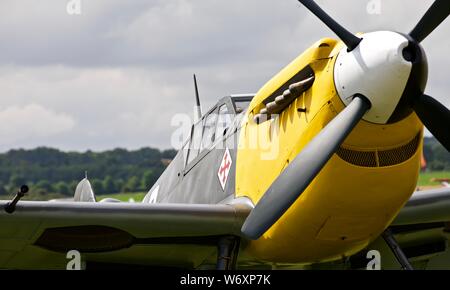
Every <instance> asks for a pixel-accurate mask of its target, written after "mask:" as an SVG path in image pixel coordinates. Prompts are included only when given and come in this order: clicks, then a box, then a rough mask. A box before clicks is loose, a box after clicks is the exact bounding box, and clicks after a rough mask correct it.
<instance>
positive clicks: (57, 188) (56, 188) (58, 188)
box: [53, 181, 71, 195]
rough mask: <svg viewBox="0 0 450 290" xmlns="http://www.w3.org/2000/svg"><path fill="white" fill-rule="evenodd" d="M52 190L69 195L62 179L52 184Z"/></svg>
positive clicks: (68, 190)
mask: <svg viewBox="0 0 450 290" xmlns="http://www.w3.org/2000/svg"><path fill="white" fill-rule="evenodd" d="M53 188H54V192H55V193H59V194H62V195H71V191H70V189H69V186H68V185H67V183H65V182H64V181H60V182H58V183H56V184H54V185H53Z"/></svg>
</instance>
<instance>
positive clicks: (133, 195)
mask: <svg viewBox="0 0 450 290" xmlns="http://www.w3.org/2000/svg"><path fill="white" fill-rule="evenodd" d="M144 196H145V192H138V193H116V194H105V195H97V196H96V197H97V200H98V201H100V200H102V199H103V198H108V197H109V198H115V199H118V200H121V201H129V200H130V199H131V198H132V199H134V201H135V202H141V201H142V200H143V199H144Z"/></svg>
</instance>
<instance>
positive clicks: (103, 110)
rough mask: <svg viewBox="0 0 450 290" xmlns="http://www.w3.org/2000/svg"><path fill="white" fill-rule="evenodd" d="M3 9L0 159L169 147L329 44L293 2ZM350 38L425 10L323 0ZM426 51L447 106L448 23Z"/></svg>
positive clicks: (20, 0)
mask: <svg viewBox="0 0 450 290" xmlns="http://www.w3.org/2000/svg"><path fill="white" fill-rule="evenodd" d="M69 2H70V1H69V0H39V1H30V0H2V1H1V2H0V92H1V98H0V151H6V150H9V149H11V148H34V147H37V146H50V147H56V148H60V149H63V150H77V151H84V150H87V149H91V150H96V151H98V150H104V149H111V148H115V147H123V148H129V149H135V148H140V147H144V146H153V147H159V148H169V147H170V134H171V133H172V132H173V131H174V130H175V129H176V128H175V127H173V126H171V123H170V121H171V118H172V116H173V115H174V114H177V113H187V114H191V113H192V106H193V102H194V90H193V84H192V73H194V72H195V73H196V74H197V77H198V80H199V89H200V95H201V100H202V102H203V107H204V108H205V107H210V106H211V105H213V104H214V103H215V101H216V100H217V99H218V98H219V97H222V96H225V95H229V94H233V93H248V92H256V91H257V90H258V89H259V88H260V87H261V86H262V85H263V84H264V83H265V82H266V81H267V80H268V79H270V77H271V76H273V75H274V74H275V73H277V72H278V71H279V70H280V69H281V68H282V67H284V66H285V65H286V64H288V63H289V62H290V61H291V60H292V59H293V58H295V57H296V56H297V55H298V54H300V53H301V52H302V51H303V50H305V49H306V48H308V47H309V46H310V45H312V44H313V43H314V42H315V41H317V40H319V39H320V38H322V37H326V36H332V37H334V35H333V34H332V33H331V32H330V31H329V30H328V29H327V28H326V27H325V26H324V25H323V24H321V23H320V22H319V21H318V20H317V19H316V18H315V17H314V16H312V15H311V14H310V13H309V12H308V11H307V10H306V9H305V8H304V7H302V6H301V5H300V4H299V3H298V2H297V1H295V0H283V1H280V0H245V1H242V0H227V1H225V0H190V1H189V0H127V1H124V0H80V2H81V14H80V15H70V14H68V13H67V4H68V3H69ZM317 2H318V3H319V4H320V5H321V6H322V7H323V8H324V9H325V10H326V11H328V12H329V13H330V14H332V15H333V16H334V17H335V19H337V20H338V21H339V22H340V23H341V24H343V25H344V26H345V27H347V28H348V29H349V30H351V31H353V32H367V31H374V30H380V29H389V30H395V31H400V32H409V31H410V30H411V29H412V28H413V27H414V25H415V24H416V23H417V21H418V20H419V19H420V18H421V16H422V15H423V13H424V12H425V11H426V10H427V8H428V7H429V6H430V5H431V3H432V2H433V1H431V0H427V1H424V0H380V1H379V2H380V4H381V13H380V14H376V13H375V14H370V13H368V12H367V5H368V3H369V2H370V1H369V0H339V1H337V0H318V1H317ZM448 22H449V21H448V20H447V21H445V22H444V23H443V24H442V25H441V26H440V27H439V28H438V29H437V30H435V31H434V32H433V34H432V35H431V36H430V37H428V38H427V39H426V40H425V41H424V42H423V43H422V44H423V46H424V48H425V50H426V51H427V55H428V61H429V70H430V72H429V81H428V86H427V90H426V92H427V93H428V94H431V95H432V96H435V97H436V98H437V99H438V100H440V101H441V102H443V103H444V104H445V105H446V106H447V107H449V106H450V97H449V96H448V89H449V84H448V71H449V66H450V54H449V52H448V51H449V48H450V40H449V37H448V36H449V35H450V23H448Z"/></svg>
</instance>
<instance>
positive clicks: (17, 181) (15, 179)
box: [9, 174, 26, 190]
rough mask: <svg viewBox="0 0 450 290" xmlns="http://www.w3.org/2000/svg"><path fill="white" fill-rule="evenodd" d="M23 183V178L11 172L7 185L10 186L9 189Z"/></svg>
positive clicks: (18, 186)
mask: <svg viewBox="0 0 450 290" xmlns="http://www.w3.org/2000/svg"><path fill="white" fill-rule="evenodd" d="M25 183H26V180H25V178H23V177H22V176H20V175H16V174H13V175H11V177H10V179H9V186H10V187H11V188H10V189H12V190H15V189H16V188H17V189H18V188H20V187H21V186H22V185H23V184H25Z"/></svg>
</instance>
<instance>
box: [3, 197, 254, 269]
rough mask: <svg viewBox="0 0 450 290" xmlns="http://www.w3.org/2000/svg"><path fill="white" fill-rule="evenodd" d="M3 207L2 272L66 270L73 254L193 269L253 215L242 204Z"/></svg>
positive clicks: (36, 204)
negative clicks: (249, 215) (69, 256)
mask: <svg viewBox="0 0 450 290" xmlns="http://www.w3.org/2000/svg"><path fill="white" fill-rule="evenodd" d="M6 203H7V201H0V268H59V269H61V268H62V269H65V265H66V264H67V259H66V253H67V252H68V251H70V250H78V251H80V252H82V253H83V255H84V256H85V258H86V259H89V260H94V261H99V262H104V263H130V262H131V263H134V264H139V265H142V264H151V263H158V264H159V263H162V264H161V265H178V266H179V265H181V266H187V267H192V266H195V265H198V264H199V263H201V262H202V261H200V260H198V259H199V257H202V255H203V256H204V255H206V254H208V253H210V254H209V255H214V254H215V246H216V244H217V239H218V237H221V236H224V235H240V228H241V226H242V224H243V222H244V220H245V217H246V216H247V215H248V213H249V212H250V210H251V207H250V206H249V205H246V204H215V205H195V204H137V203H96V202H37V201H21V202H19V203H18V204H17V206H16V211H15V212H14V213H12V214H8V213H6V212H5V211H4V210H3V208H4V206H5V205H6ZM173 245H179V246H177V247H176V248H175V249H174V247H173ZM202 259H204V257H203V258H202Z"/></svg>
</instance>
